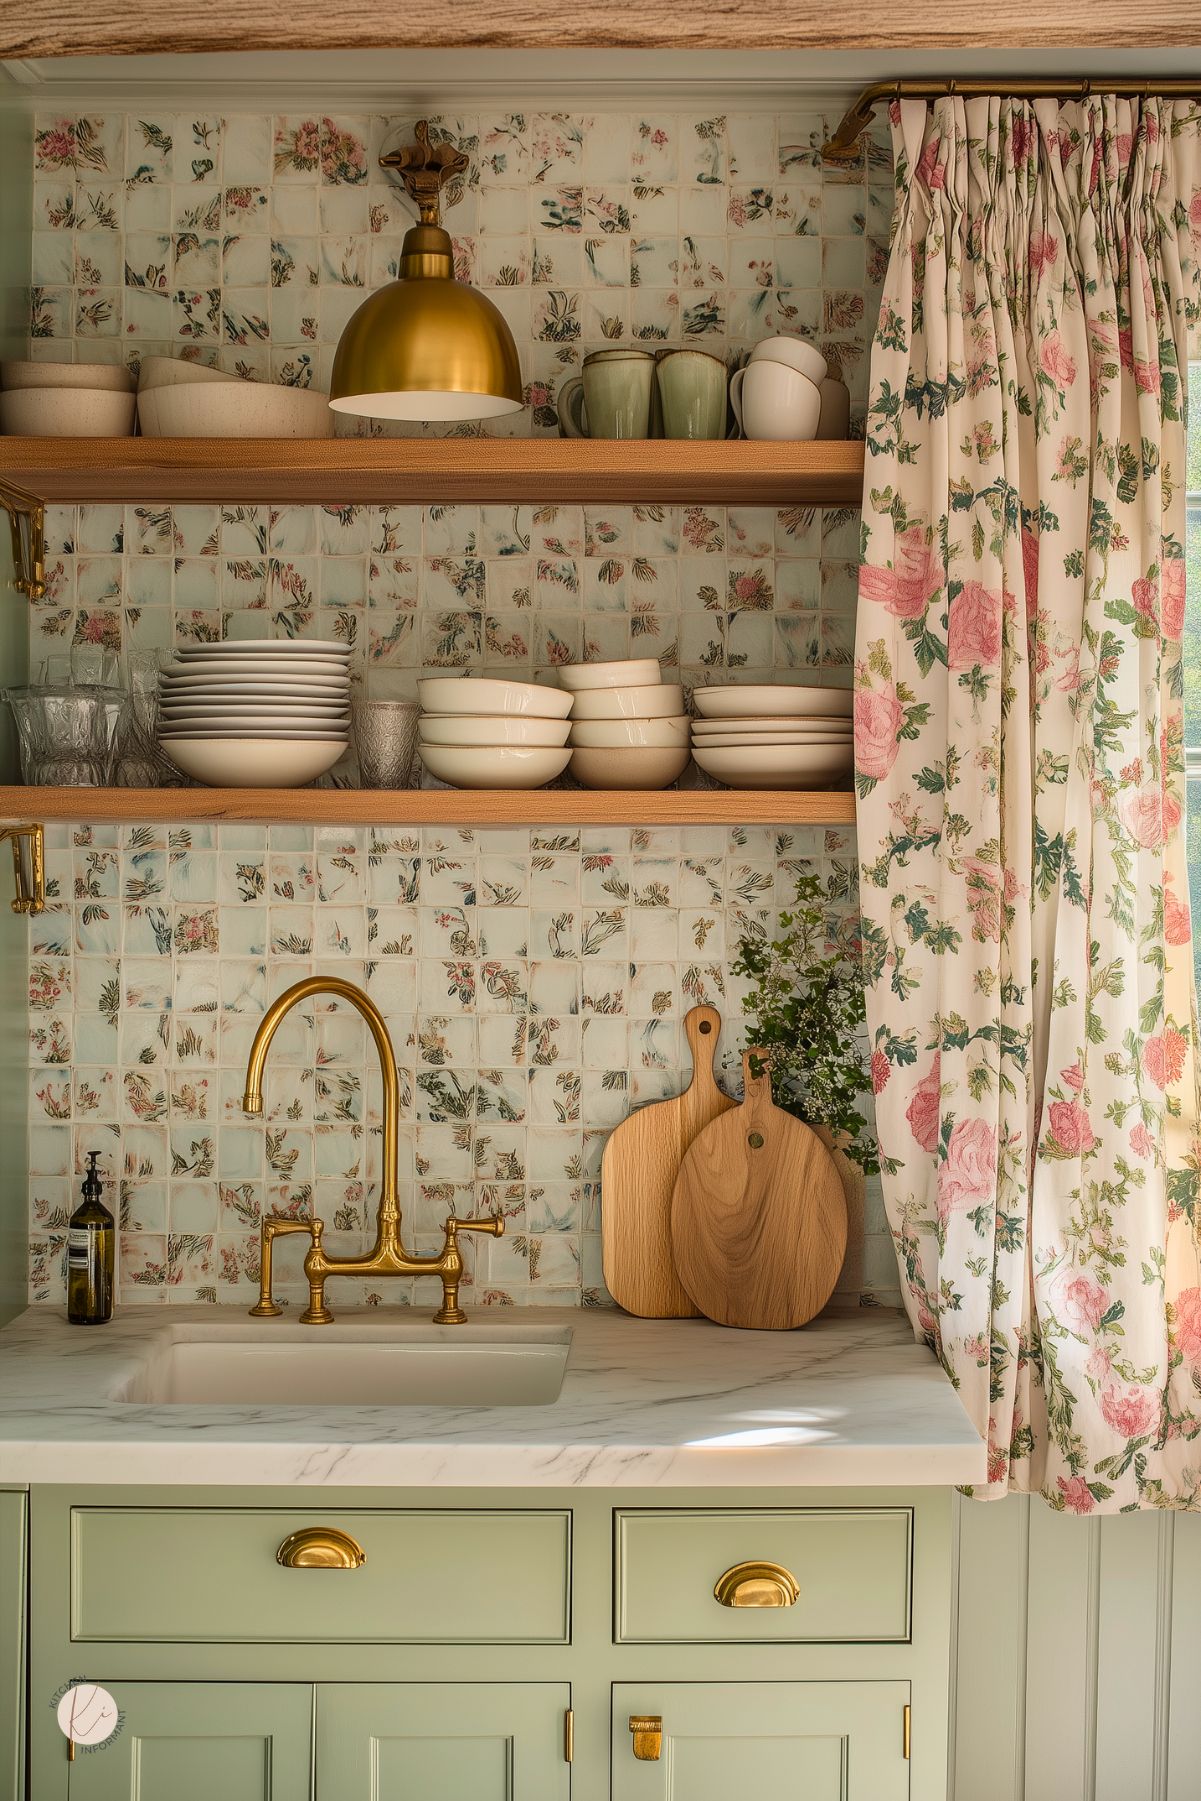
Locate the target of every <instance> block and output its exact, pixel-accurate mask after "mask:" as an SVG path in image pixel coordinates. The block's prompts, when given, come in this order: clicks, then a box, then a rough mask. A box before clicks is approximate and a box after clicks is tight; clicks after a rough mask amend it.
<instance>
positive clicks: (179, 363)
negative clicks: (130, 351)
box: [138, 356, 246, 394]
mask: <svg viewBox="0 0 1201 1801" xmlns="http://www.w3.org/2000/svg"><path fill="white" fill-rule="evenodd" d="M245 380H246V378H245V376H242V375H231V374H229V372H228V371H227V370H225V369H210V368H209V367H208V365H207V364H206V363H191V362H187V361H185V359H184V358H183V357H181V356H144V357H143V358H142V365H141V368H140V369H139V370H138V393H139V394H145V393H147V392H148V391H149V390H150V389H152V388H177V387H188V386H195V385H196V384H197V383H201V382H214V381H232V382H242V383H245Z"/></svg>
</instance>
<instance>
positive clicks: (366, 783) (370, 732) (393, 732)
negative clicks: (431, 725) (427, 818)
mask: <svg viewBox="0 0 1201 1801" xmlns="http://www.w3.org/2000/svg"><path fill="white" fill-rule="evenodd" d="M420 715H421V708H420V707H419V706H418V704H417V702H416V701H415V700H372V699H370V698H369V697H368V696H367V695H365V694H361V693H356V694H355V697H354V701H353V713H352V720H353V726H354V742H355V753H356V755H357V757H358V763H359V786H360V787H362V788H409V787H411V786H412V783H411V782H410V780H409V776H410V773H411V771H412V768H413V758H414V757H415V756H416V754H417V721H418V719H419V718H420Z"/></svg>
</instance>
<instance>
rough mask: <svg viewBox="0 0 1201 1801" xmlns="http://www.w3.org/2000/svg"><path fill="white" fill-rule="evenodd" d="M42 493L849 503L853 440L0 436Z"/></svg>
mask: <svg viewBox="0 0 1201 1801" xmlns="http://www.w3.org/2000/svg"><path fill="white" fill-rule="evenodd" d="M5 480H6V481H8V482H10V483H13V484H15V485H16V486H18V487H20V488H24V489H26V490H28V491H29V492H30V493H32V494H36V495H38V496H40V498H41V499H43V500H48V501H62V502H71V501H110V502H123V501H132V502H140V501H176V502H188V501H197V502H203V501H242V502H258V501H280V502H288V501H291V502H294V503H298V504H303V503H306V502H309V503H321V502H324V501H338V502H343V503H345V504H353V503H356V502H357V503H360V504H372V505H377V506H378V505H386V504H388V503H393V504H408V505H415V506H416V505H423V504H425V503H427V502H428V503H437V502H447V501H467V502H470V501H510V502H517V501H531V502H535V503H538V504H543V503H546V502H550V501H563V502H570V501H575V502H588V503H590V504H596V503H605V502H613V503H616V502H631V501H647V502H651V501H662V502H664V503H688V502H698V503H708V504H710V505H713V506H726V505H731V504H735V505H736V504H739V503H741V504H744V505H756V506H775V507H783V506H798V505H799V506H858V505H859V502H860V499H861V497H862V492H863V445H862V443H860V442H857V441H842V440H839V441H830V440H823V441H821V442H818V443H797V444H793V443H789V444H762V443H753V444H752V443H746V442H741V443H729V442H721V441H711V442H699V443H684V442H678V441H675V440H669V439H664V438H656V439H652V440H646V441H629V440H624V441H610V440H602V439H598V440H595V441H593V440H590V439H580V438H5V437H0V481H5Z"/></svg>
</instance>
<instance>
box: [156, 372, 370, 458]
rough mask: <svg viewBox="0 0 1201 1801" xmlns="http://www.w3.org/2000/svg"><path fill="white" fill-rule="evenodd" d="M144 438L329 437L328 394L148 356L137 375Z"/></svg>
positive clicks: (332, 421) (332, 420) (330, 430)
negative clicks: (251, 379)
mask: <svg viewBox="0 0 1201 1801" xmlns="http://www.w3.org/2000/svg"><path fill="white" fill-rule="evenodd" d="M138 423H139V425H140V426H141V430H142V436H143V437H144V438H332V437H333V434H334V416H333V414H332V413H331V412H330V410H329V396H328V394H317V393H314V392H313V390H312V389H311V388H291V387H285V386H284V385H283V384H282V383H278V382H266V381H247V380H246V379H245V377H243V376H241V375H229V374H227V372H226V371H225V370H224V369H210V368H208V367H206V365H205V364H203V363H190V362H185V360H184V359H183V358H182V357H174V356H147V357H143V358H142V367H141V370H140V371H139V374H138Z"/></svg>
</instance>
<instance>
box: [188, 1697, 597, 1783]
mask: <svg viewBox="0 0 1201 1801" xmlns="http://www.w3.org/2000/svg"><path fill="white" fill-rule="evenodd" d="M570 1705H571V1691H570V1689H569V1687H568V1685H567V1684H566V1683H557V1682H520V1683H519V1682H462V1683H451V1682H378V1683H375V1682H365V1683H341V1682H339V1683H330V1684H328V1685H326V1684H323V1685H321V1686H320V1687H319V1688H318V1690H317V1737H316V1744H317V1801H568V1790H569V1778H570V1774H571V1770H570V1765H569V1764H568V1763H567V1761H566V1758H565V1756H564V1722H565V1716H566V1711H567V1709H568V1708H569V1707H570ZM172 1801H178V1797H172ZM222 1801H224V1797H223V1798H222Z"/></svg>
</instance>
